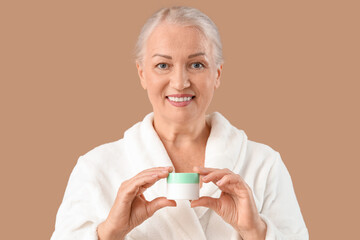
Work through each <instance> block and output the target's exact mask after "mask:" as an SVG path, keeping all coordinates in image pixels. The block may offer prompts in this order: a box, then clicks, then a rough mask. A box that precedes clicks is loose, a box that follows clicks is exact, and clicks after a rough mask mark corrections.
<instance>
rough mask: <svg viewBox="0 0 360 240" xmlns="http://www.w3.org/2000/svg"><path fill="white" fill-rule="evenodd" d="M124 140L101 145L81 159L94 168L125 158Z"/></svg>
mask: <svg viewBox="0 0 360 240" xmlns="http://www.w3.org/2000/svg"><path fill="white" fill-rule="evenodd" d="M124 149H125V148H124V144H123V138H121V139H118V140H116V141H112V142H107V143H103V144H100V145H98V146H96V147H94V148H92V149H90V150H89V151H87V152H85V153H84V154H83V155H81V157H80V158H82V159H84V161H85V162H86V163H88V164H91V165H93V166H94V167H100V168H101V167H104V166H107V165H108V164H109V163H111V162H117V161H120V160H121V159H123V158H124V156H123V155H124Z"/></svg>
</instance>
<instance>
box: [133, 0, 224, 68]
mask: <svg viewBox="0 0 360 240" xmlns="http://www.w3.org/2000/svg"><path fill="white" fill-rule="evenodd" d="M164 21H166V22H168V23H172V24H179V25H182V26H192V27H196V28H197V29H198V30H200V31H201V32H202V33H203V34H204V35H205V37H206V38H207V39H208V40H210V42H211V43H212V44H213V47H214V48H213V49H214V60H215V64H216V65H217V66H220V65H221V64H223V62H224V59H223V55H222V44H221V39H220V34H219V31H218V28H217V27H216V25H215V23H214V22H213V21H212V20H211V19H210V18H209V17H208V16H206V15H205V14H204V13H202V12H201V11H199V10H198V9H196V8H191V7H180V6H175V7H170V8H162V9H160V10H158V11H157V12H155V13H154V14H153V15H152V16H151V17H150V18H149V19H148V20H147V21H146V23H145V25H144V26H143V28H142V29H141V32H140V34H139V37H138V40H137V42H136V45H135V60H136V61H138V62H140V63H141V62H142V61H143V56H144V50H145V44H146V41H147V39H148V38H149V36H150V34H151V33H152V31H153V30H154V29H155V28H156V27H157V26H158V25H159V24H160V23H162V22H164Z"/></svg>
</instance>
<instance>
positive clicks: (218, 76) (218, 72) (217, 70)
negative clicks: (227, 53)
mask: <svg viewBox="0 0 360 240" xmlns="http://www.w3.org/2000/svg"><path fill="white" fill-rule="evenodd" d="M222 68H223V65H222V64H221V65H220V66H219V67H218V68H217V69H216V79H215V89H217V88H218V87H220V76H221V72H222Z"/></svg>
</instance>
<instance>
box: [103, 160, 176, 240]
mask: <svg viewBox="0 0 360 240" xmlns="http://www.w3.org/2000/svg"><path fill="white" fill-rule="evenodd" d="M172 171H173V168H172V167H155V168H149V169H146V170H144V171H142V172H140V173H138V174H137V175H136V176H134V177H132V178H130V179H128V180H126V181H124V182H123V183H122V184H121V186H120V188H119V190H118V193H117V196H116V199H115V202H114V204H113V206H112V208H111V210H110V213H109V215H108V217H107V219H106V220H105V221H104V222H102V223H101V224H100V225H99V226H98V229H97V231H98V236H99V239H100V240H108V239H111V240H115V239H116V240H120V239H124V238H125V236H126V234H128V233H129V232H130V231H131V230H132V229H133V228H135V227H136V226H138V225H140V224H141V223H142V222H144V221H145V220H146V219H148V218H149V217H151V216H152V215H153V214H154V213H155V212H156V211H157V210H159V209H161V208H163V207H166V206H173V207H175V206H176V202H175V201H174V200H168V199H166V198H165V197H158V198H155V199H154V200H152V201H150V202H149V201H147V200H146V199H145V197H144V195H143V193H144V191H145V190H146V189H147V188H149V187H151V186H152V185H154V183H155V182H157V181H158V180H160V179H161V178H166V177H167V176H168V175H169V172H172Z"/></svg>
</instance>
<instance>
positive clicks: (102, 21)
mask: <svg viewBox="0 0 360 240" xmlns="http://www.w3.org/2000/svg"><path fill="white" fill-rule="evenodd" d="M10 2H11V3H10ZM356 2H357V1H347V0H346V1H345V0H342V1H340V0H339V1H328V0H326V1H325V0H324V1H319V0H311V1H261V2H259V1H226V2H225V1H224V2H223V3H220V1H208V0H202V1H200V0H199V1H165V0H163V1H160V0H158V1H133V2H130V1H126V2H125V1H75V0H71V1H1V2H0V24H1V28H0V30H1V32H0V36H1V37H0V41H1V44H0V61H1V62H0V79H1V87H0V91H1V94H0V98H1V99H0V100H1V101H0V104H1V129H0V130H1V133H0V135H1V156H0V157H1V192H2V193H1V211H0V212H1V226H2V227H1V228H2V231H1V238H2V239H49V238H50V236H51V234H52V232H53V230H54V224H55V216H56V212H57V210H58V207H59V205H60V203H61V201H62V197H63V194H64V190H65V187H66V184H67V181H68V177H69V175H70V173H71V171H72V169H73V167H74V166H75V163H76V161H77V158H78V157H79V156H80V155H83V154H84V153H86V152H88V151H89V150H91V149H93V148H94V147H96V146H98V145H101V144H103V143H107V142H111V141H116V140H118V139H119V138H121V137H122V136H123V132H124V131H125V130H126V129H128V128H129V127H131V126H132V125H133V124H135V123H136V122H138V121H141V120H142V119H143V117H144V116H145V115H146V114H147V113H149V112H150V111H151V110H152V108H151V105H150V103H149V101H148V99H147V95H146V92H145V91H144V90H143V89H142V88H141V86H140V83H139V80H138V76H137V72H136V68H135V64H134V61H133V48H134V44H135V40H136V38H137V35H138V33H139V31H140V28H141V26H142V25H143V24H144V22H145V20H146V19H147V18H148V17H149V16H150V15H151V14H152V13H153V12H154V11H156V10H158V9H159V8H160V7H164V6H170V5H188V6H193V7H197V8H199V9H200V10H202V11H203V12H205V13H206V14H208V15H209V16H210V17H211V18H212V19H213V20H214V22H215V23H216V24H217V25H218V27H219V30H220V33H221V36H222V41H223V45H224V57H225V64H224V71H223V76H222V85H221V87H220V89H219V90H218V91H217V92H216V93H215V97H214V99H213V102H212V104H211V106H210V109H209V111H208V112H212V111H219V112H221V113H222V114H223V115H224V116H225V117H227V118H228V119H229V120H230V122H231V123H232V124H233V125H235V126H237V127H238V128H240V129H243V130H245V132H246V133H247V135H248V137H249V139H251V140H254V141H257V142H261V143H265V144H267V145H269V146H271V147H273V148H274V149H276V150H277V151H279V152H280V153H281V155H282V158H283V161H284V162H285V164H286V166H287V168H288V170H289V172H290V174H291V176H292V179H293V183H294V188H295V191H296V194H297V197H298V201H299V203H300V206H301V210H302V213H303V216H304V219H305V222H306V224H307V226H308V229H309V232H310V237H311V239H354V236H357V233H358V223H359V221H358V216H357V215H356V214H358V213H359V202H360V199H359V194H358V193H359V191H358V186H357V185H358V183H359V177H358V176H357V172H358V171H359V168H358V167H359V164H358V161H359V156H358V149H359V140H358V137H359V126H358V124H359V122H360V119H359V102H360V98H359V94H358V92H359V80H360V73H359V66H360V48H359V42H360V36H359V22H360V17H359V4H356Z"/></svg>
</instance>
